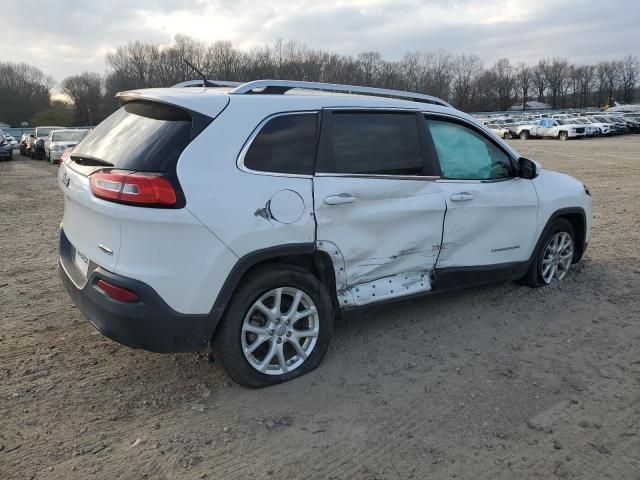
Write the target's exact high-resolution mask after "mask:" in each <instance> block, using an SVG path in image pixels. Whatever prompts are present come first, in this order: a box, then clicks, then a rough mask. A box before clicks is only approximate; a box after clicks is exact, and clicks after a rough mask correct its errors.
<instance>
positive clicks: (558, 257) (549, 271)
mask: <svg viewBox="0 0 640 480" xmlns="http://www.w3.org/2000/svg"><path fill="white" fill-rule="evenodd" d="M572 260H573V240H572V238H571V235H569V234H568V233H567V232H558V233H556V234H555V235H554V236H552V237H551V238H550V239H549V241H548V242H547V244H546V246H545V247H544V250H543V254H542V265H541V270H542V279H543V280H544V282H545V283H546V284H547V285H549V284H551V283H554V282H559V281H560V280H562V279H563V278H564V277H565V276H566V275H567V272H568V271H569V268H570V267H571V262H572Z"/></svg>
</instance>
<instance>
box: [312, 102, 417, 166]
mask: <svg viewBox="0 0 640 480" xmlns="http://www.w3.org/2000/svg"><path fill="white" fill-rule="evenodd" d="M329 137H330V138H329V139H328V144H326V148H327V150H328V152H326V153H327V154H325V155H322V156H321V162H320V165H319V168H318V170H319V171H321V172H325V173H347V174H349V173H350V174H363V175H424V173H423V172H424V167H423V158H422V150H421V143H420V131H419V128H418V123H417V118H416V115H415V114H413V113H368V112H367V113H363V112H333V114H332V121H331V131H330V134H329Z"/></svg>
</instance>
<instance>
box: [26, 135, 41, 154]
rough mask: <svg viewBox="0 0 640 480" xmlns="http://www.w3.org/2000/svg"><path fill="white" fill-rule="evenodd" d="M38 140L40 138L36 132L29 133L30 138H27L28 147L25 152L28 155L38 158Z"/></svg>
mask: <svg viewBox="0 0 640 480" xmlns="http://www.w3.org/2000/svg"><path fill="white" fill-rule="evenodd" d="M36 140H38V139H37V138H36V135H35V133H31V134H29V138H27V148H26V152H25V153H26V154H27V156H28V157H31V158H36V157H35V151H36Z"/></svg>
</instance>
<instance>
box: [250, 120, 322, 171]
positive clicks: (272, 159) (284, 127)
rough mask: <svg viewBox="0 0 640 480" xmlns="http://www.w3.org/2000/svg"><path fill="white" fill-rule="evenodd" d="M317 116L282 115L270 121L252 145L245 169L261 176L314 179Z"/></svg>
mask: <svg viewBox="0 0 640 480" xmlns="http://www.w3.org/2000/svg"><path fill="white" fill-rule="evenodd" d="M317 123H318V115H317V114H314V113H309V114H300V115H282V116H278V117H275V118H272V119H271V120H269V121H268V122H267V123H266V124H265V125H264V126H263V127H262V130H260V133H258V135H257V136H256V138H255V139H254V140H253V142H252V143H251V146H250V147H249V150H248V151H247V154H246V155H245V157H244V165H245V166H246V167H247V168H250V169H251V170H258V171H262V172H276V173H292V174H299V175H311V174H312V173H313V161H314V158H315V152H316V131H317Z"/></svg>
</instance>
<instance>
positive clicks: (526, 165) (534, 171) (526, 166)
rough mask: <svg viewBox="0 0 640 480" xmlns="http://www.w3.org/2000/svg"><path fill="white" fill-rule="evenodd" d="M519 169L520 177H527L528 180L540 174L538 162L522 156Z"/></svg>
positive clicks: (519, 160)
mask: <svg viewBox="0 0 640 480" xmlns="http://www.w3.org/2000/svg"><path fill="white" fill-rule="evenodd" d="M518 170H519V173H520V177H521V178H526V179H527V180H533V179H534V178H536V177H537V176H538V166H537V165H536V162H534V161H533V160H529V159H528V158H524V157H520V158H519V159H518Z"/></svg>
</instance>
